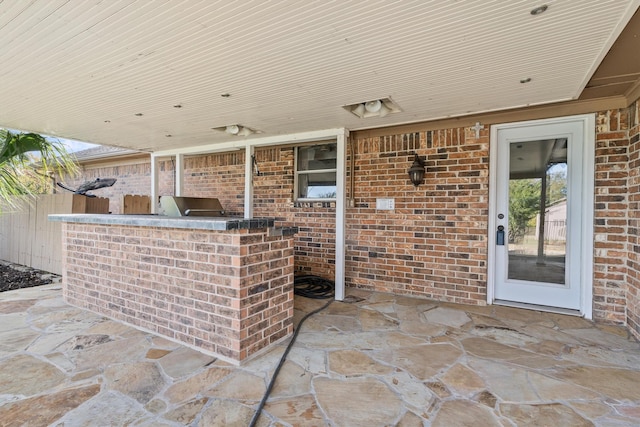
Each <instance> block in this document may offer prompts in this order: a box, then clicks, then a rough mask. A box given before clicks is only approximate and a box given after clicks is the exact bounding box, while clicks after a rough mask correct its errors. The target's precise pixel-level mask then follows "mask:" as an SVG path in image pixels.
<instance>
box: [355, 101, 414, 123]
mask: <svg viewBox="0 0 640 427" xmlns="http://www.w3.org/2000/svg"><path fill="white" fill-rule="evenodd" d="M343 108H344V109H345V110H347V111H348V112H350V113H352V114H354V115H356V116H358V117H359V118H361V119H365V118H368V117H386V116H388V115H389V114H390V113H399V112H400V111H402V110H401V109H400V107H398V105H397V104H396V103H395V102H393V101H392V100H391V98H382V99H375V100H373V101H366V102H360V103H358V104H351V105H345V106H344V107H343Z"/></svg>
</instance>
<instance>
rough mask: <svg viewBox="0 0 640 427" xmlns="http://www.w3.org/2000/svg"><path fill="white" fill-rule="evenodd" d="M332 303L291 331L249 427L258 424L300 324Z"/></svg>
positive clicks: (306, 317) (310, 314) (313, 312)
mask: <svg viewBox="0 0 640 427" xmlns="http://www.w3.org/2000/svg"><path fill="white" fill-rule="evenodd" d="M325 298H326V297H325ZM332 302H333V300H331V301H329V302H327V303H326V304H325V305H323V306H322V307H320V308H318V309H316V310H313V311H312V312H310V313H307V314H306V315H305V316H304V317H303V318H302V319H300V323H298V327H297V328H296V330H295V331H293V336H292V337H291V341H289V345H287V348H286V349H285V351H284V354H283V355H282V357H281V358H280V362H279V363H278V366H276V370H275V371H273V376H272V377H271V381H269V385H268V386H267V391H266V392H265V393H264V396H262V400H261V401H260V404H259V405H258V409H256V413H255V414H253V418H252V419H251V422H250V423H249V427H255V426H256V423H257V422H258V418H260V414H261V413H262V410H263V409H264V405H265V403H267V399H268V398H269V395H270V394H271V390H272V389H273V386H274V385H275V383H276V378H277V377H278V373H279V372H280V369H281V368H282V365H284V362H285V361H286V360H287V355H288V354H289V351H290V350H291V347H293V343H295V342H296V337H297V336H298V332H300V328H301V327H302V324H303V323H304V321H305V320H307V319H308V318H309V317H311V316H313V315H314V314H316V313H319V312H320V311H322V310H324V309H325V308H327V307H329V305H330V304H331V303H332Z"/></svg>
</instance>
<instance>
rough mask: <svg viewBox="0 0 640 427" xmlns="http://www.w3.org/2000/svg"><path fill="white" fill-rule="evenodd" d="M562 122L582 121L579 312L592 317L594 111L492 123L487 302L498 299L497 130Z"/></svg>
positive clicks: (490, 302) (588, 317)
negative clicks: (496, 294)
mask: <svg viewBox="0 0 640 427" xmlns="http://www.w3.org/2000/svg"><path fill="white" fill-rule="evenodd" d="M563 122H582V129H583V135H582V147H581V149H582V150H583V151H582V152H583V157H582V173H583V176H582V184H583V186H582V194H581V209H582V222H581V232H582V236H583V237H582V246H581V248H580V260H581V263H580V268H581V277H582V281H581V291H580V294H581V298H580V314H581V315H582V316H583V317H585V318H587V319H591V318H592V317H593V235H594V224H593V214H594V212H593V211H594V205H593V200H594V179H595V174H594V162H595V114H582V115H577V116H567V117H558V118H552V119H543V120H531V121H524V122H514V123H506V124H499V125H493V126H491V139H490V145H489V221H488V222H489V229H488V239H487V243H488V247H487V304H493V303H494V301H495V281H496V268H495V266H496V229H497V223H496V216H497V206H496V199H497V180H498V176H497V171H496V169H497V157H498V156H497V155H498V131H499V130H502V129H510V128H518V127H527V126H533V125H544V124H554V123H563Z"/></svg>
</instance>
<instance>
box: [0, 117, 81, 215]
mask: <svg viewBox="0 0 640 427" xmlns="http://www.w3.org/2000/svg"><path fill="white" fill-rule="evenodd" d="M76 170H77V166H76V163H75V160H74V158H73V157H72V155H71V154H70V153H69V152H68V151H67V149H66V148H65V146H64V144H63V143H62V142H60V141H59V140H56V139H47V138H45V137H44V136H42V135H39V134H37V133H22V132H12V131H9V130H6V129H0V202H2V203H0V212H1V211H2V205H4V206H7V205H8V206H10V207H14V206H15V203H14V201H13V200H12V199H13V197H12V196H17V195H34V194H37V192H38V189H42V188H47V187H48V185H49V180H50V175H51V174H52V173H55V174H57V175H62V174H63V173H66V174H74V173H75V172H76Z"/></svg>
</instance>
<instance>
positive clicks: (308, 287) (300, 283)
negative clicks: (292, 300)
mask: <svg viewBox="0 0 640 427" xmlns="http://www.w3.org/2000/svg"><path fill="white" fill-rule="evenodd" d="M335 288H336V285H335V283H334V282H333V281H332V280H329V279H324V278H322V277H318V276H313V275H305V276H296V277H295V278H294V279H293V293H295V294H296V295H299V296H301V297H305V298H313V299H327V298H333V295H334V291H335Z"/></svg>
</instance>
